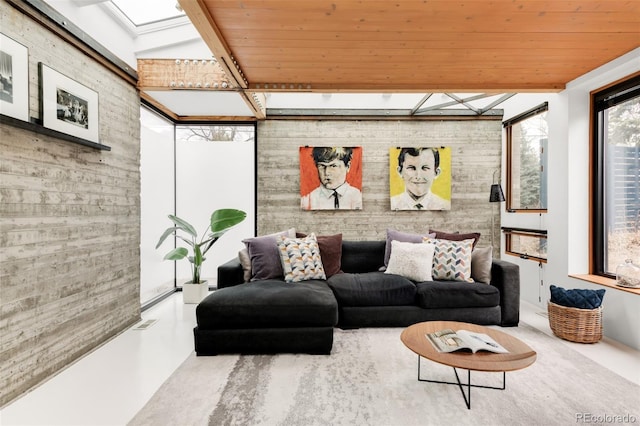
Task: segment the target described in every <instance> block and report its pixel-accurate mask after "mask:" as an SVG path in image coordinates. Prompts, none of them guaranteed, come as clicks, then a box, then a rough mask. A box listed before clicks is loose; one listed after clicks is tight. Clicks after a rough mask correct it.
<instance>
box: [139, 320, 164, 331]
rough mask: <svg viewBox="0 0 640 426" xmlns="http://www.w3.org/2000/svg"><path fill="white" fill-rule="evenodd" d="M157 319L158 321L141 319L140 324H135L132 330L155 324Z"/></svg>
mask: <svg viewBox="0 0 640 426" xmlns="http://www.w3.org/2000/svg"><path fill="white" fill-rule="evenodd" d="M157 321H158V320H157V319H148V320H146V321H143V322H141V323H140V324H138V325H136V326H135V327H133V329H134V330H146V329H147V328H149V327H151V326H152V325H153V324H155V323H156V322H157Z"/></svg>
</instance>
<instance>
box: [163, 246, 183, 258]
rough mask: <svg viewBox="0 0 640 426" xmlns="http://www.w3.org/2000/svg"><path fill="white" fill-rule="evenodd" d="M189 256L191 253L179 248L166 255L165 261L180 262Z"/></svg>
mask: <svg viewBox="0 0 640 426" xmlns="http://www.w3.org/2000/svg"><path fill="white" fill-rule="evenodd" d="M187 254H189V251H188V250H187V249H186V248H184V247H177V248H174V249H173V250H171V251H170V252H169V253H167V254H165V255H164V260H180V259H184V257H185V256H186V255H187Z"/></svg>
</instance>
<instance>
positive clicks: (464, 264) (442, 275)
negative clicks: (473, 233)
mask: <svg viewBox="0 0 640 426" xmlns="http://www.w3.org/2000/svg"><path fill="white" fill-rule="evenodd" d="M424 242H425V243H432V244H434V245H435V246H436V247H435V251H434V254H433V270H432V271H431V275H433V279H434V280H443V281H466V282H473V278H471V251H472V250H473V240H472V239H468V240H463V241H449V240H441V239H438V238H436V239H432V238H428V237H425V238H424Z"/></svg>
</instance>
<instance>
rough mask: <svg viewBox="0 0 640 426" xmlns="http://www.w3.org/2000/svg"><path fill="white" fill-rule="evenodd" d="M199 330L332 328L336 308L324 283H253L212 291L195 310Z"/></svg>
mask: <svg viewBox="0 0 640 426" xmlns="http://www.w3.org/2000/svg"><path fill="white" fill-rule="evenodd" d="M196 319H197V321H198V328H199V329H234V328H236V329H237V328H275V327H296V328H297V327H333V326H335V325H336V324H337V323H338V305H337V303H336V299H335V297H334V296H333V292H332V291H331V289H329V287H328V286H327V283H326V282H325V281H305V282H304V283H286V282H284V281H282V280H264V281H254V282H250V283H246V284H240V285H236V286H233V287H226V288H222V289H219V290H216V291H214V292H213V293H211V294H209V295H208V296H207V297H205V298H204V300H202V302H200V304H198V306H197V307H196Z"/></svg>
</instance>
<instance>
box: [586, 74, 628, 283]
mask: <svg viewBox="0 0 640 426" xmlns="http://www.w3.org/2000/svg"><path fill="white" fill-rule="evenodd" d="M591 105H592V110H593V117H592V120H591V123H592V124H591V125H592V130H593V134H592V138H591V158H592V160H591V161H592V168H591V169H592V171H593V172H592V173H593V174H592V178H591V187H592V197H591V200H592V216H591V217H592V224H591V225H592V233H591V237H592V242H593V244H592V262H591V273H592V274H595V275H602V276H606V277H610V278H614V277H615V272H616V267H617V266H618V265H619V264H621V263H624V260H625V259H628V258H630V259H633V260H634V261H638V259H640V74H636V75H635V76H633V77H631V78H629V79H626V80H625V81H622V82H620V83H617V84H614V85H612V86H610V87H608V88H605V89H602V90H598V91H595V92H593V93H592V96H591Z"/></svg>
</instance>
